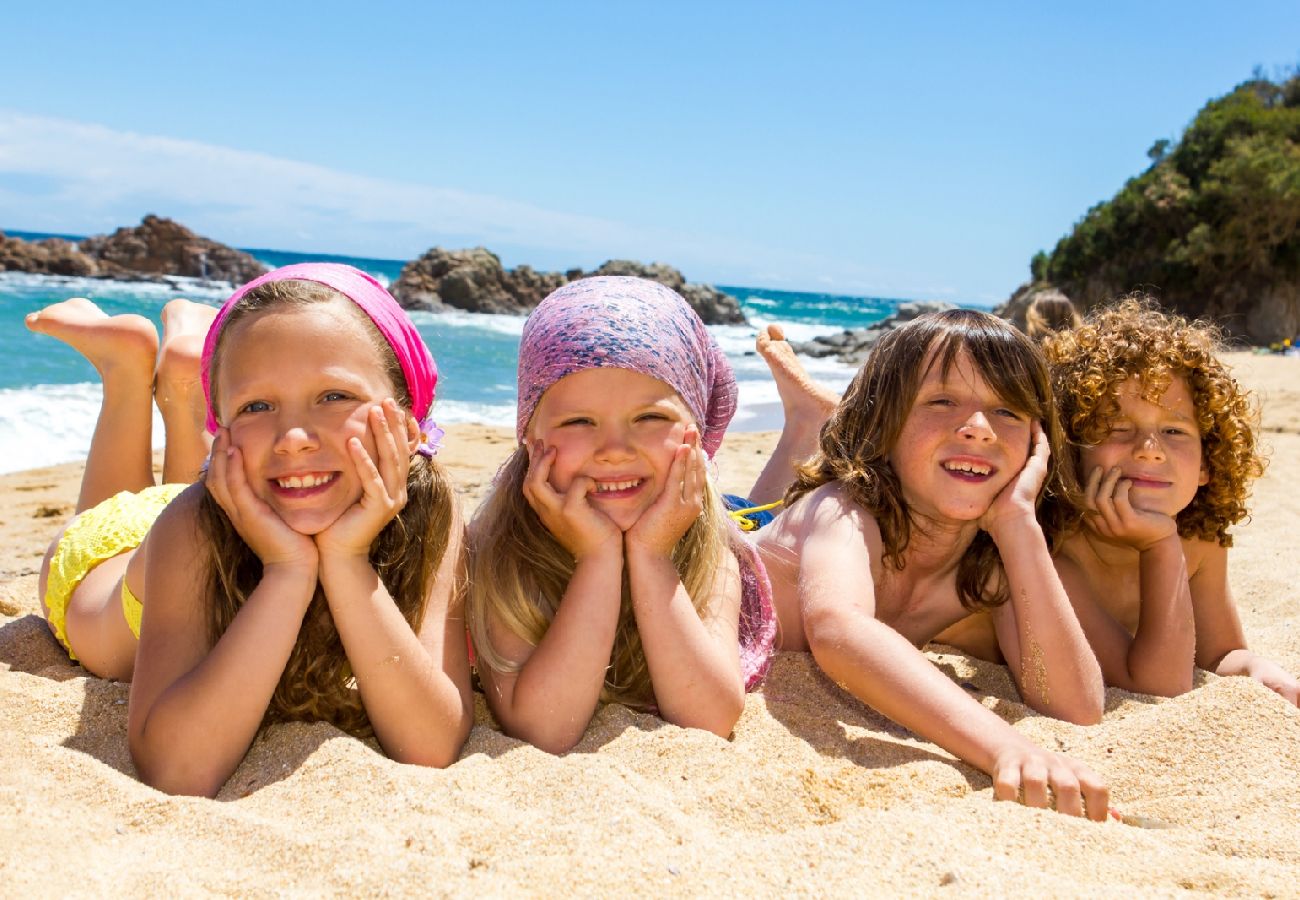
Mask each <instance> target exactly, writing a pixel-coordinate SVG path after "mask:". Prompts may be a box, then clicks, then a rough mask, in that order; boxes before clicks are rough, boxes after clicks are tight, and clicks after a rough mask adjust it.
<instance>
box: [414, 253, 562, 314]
mask: <svg viewBox="0 0 1300 900" xmlns="http://www.w3.org/2000/svg"><path fill="white" fill-rule="evenodd" d="M567 280H568V279H567V278H566V277H565V276H564V275H562V274H560V273H558V272H538V271H535V270H534V269H533V268H532V267H531V266H519V267H518V268H517V269H515V270H514V271H511V272H507V271H506V270H505V268H504V267H503V266H502V265H501V258H500V257H498V256H497V255H496V254H495V253H493V252H492V251H490V250H488V249H487V248H486V247H474V248H471V249H468V250H445V249H443V248H442V247H434V248H433V249H432V250H429V251H428V252H426V253H425V254H424V255H423V256H421V257H420V258H419V259H414V260H411V261H410V262H409V263H407V264H406V265H405V266H403V267H402V274H401V275H400V276H398V278H397V280H396V281H394V282H393V283H392V284H391V285H390V286H389V290H390V291H391V292H392V294H393V296H394V297H396V298H397V300H398V302H399V303H401V304H402V306H404V307H406V308H407V309H425V310H431V311H435V312H442V311H444V310H446V309H447V308H449V307H451V308H455V309H463V310H468V311H469V312H484V313H515V314H520V313H526V312H528V311H529V310H531V309H532V308H533V307H534V306H536V305H537V304H538V303H541V302H542V299H543V298H544V297H545V296H546V295H547V294H549V293H550V292H551V291H553V290H555V289H556V288H557V287H559V286H560V285H562V284H564V283H565V282H566V281H567Z"/></svg>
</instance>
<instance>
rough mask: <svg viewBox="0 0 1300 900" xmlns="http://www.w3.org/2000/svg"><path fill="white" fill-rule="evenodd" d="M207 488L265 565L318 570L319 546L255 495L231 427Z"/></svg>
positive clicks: (220, 436)
mask: <svg viewBox="0 0 1300 900" xmlns="http://www.w3.org/2000/svg"><path fill="white" fill-rule="evenodd" d="M204 485H205V486H206V487H207V489H208V493H210V494H211V495H212V498H213V499H214V500H216V502H217V505H218V506H220V507H221V508H222V510H223V511H225V513H226V515H227V517H229V519H230V523H231V524H232V525H233V526H234V528H235V531H236V532H238V534H239V536H240V537H241V538H243V539H244V543H246V544H248V546H249V547H250V548H251V549H252V551H253V552H254V553H255V554H257V558H258V559H260V560H261V561H262V565H263V566H275V565H290V566H301V567H310V568H312V569H314V568H315V567H316V563H317V554H316V545H315V544H314V543H313V542H312V539H311V538H309V537H307V536H306V535H304V534H299V533H298V532H296V531H294V530H293V529H292V528H290V527H289V525H288V524H287V523H286V522H285V521H284V519H282V518H281V517H280V515H279V514H278V513H277V512H276V511H275V510H274V509H272V508H271V507H270V506H269V505H268V504H267V503H266V502H265V501H263V500H261V499H259V498H258V497H257V496H256V494H254V493H253V490H252V488H251V487H250V486H249V482H248V474H247V473H246V472H245V470H244V456H243V454H242V453H241V452H240V451H239V448H237V447H235V446H234V445H233V444H232V443H231V440H230V430H229V429H227V428H219V429H218V430H217V436H216V439H215V440H214V441H213V444H212V457H211V462H210V464H209V465H208V474H207V477H206V478H205V480H204Z"/></svg>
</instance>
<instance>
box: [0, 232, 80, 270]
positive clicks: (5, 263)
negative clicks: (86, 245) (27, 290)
mask: <svg viewBox="0 0 1300 900" xmlns="http://www.w3.org/2000/svg"><path fill="white" fill-rule="evenodd" d="M0 272H31V273H33V274H35V275H77V276H82V277H87V276H94V275H98V274H99V265H98V264H97V263H96V262H95V260H93V259H92V258H90V257H89V256H87V255H86V254H84V253H82V252H81V251H80V250H78V249H77V245H76V244H74V243H72V242H71V241H65V240H63V239H62V238H44V239H42V240H39V241H24V240H22V239H21V238H15V237H8V236H6V235H5V234H4V232H0Z"/></svg>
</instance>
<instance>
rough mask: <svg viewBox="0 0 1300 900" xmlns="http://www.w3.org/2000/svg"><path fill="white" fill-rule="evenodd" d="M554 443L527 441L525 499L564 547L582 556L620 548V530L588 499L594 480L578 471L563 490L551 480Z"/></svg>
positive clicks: (594, 486)
mask: <svg viewBox="0 0 1300 900" xmlns="http://www.w3.org/2000/svg"><path fill="white" fill-rule="evenodd" d="M557 452H558V451H557V450H556V448H555V447H547V446H546V445H545V444H544V443H542V441H540V440H534V441H532V442H531V443H529V444H528V475H527V476H526V477H525V478H524V485H523V492H524V499H525V500H527V501H528V505H529V506H531V507H532V508H533V511H534V512H536V513H537V517H538V518H539V519H541V520H542V525H544V526H545V527H546V530H547V531H549V532H550V533H551V534H552V535H553V536H554V537H555V539H556V540H557V541H559V542H560V546H562V547H563V548H564V549H565V550H568V551H569V552H570V553H572V554H573V556H574V558H575V559H578V560H581V559H583V558H585V557H587V556H591V555H594V554H597V553H602V552H607V553H612V552H621V551H622V545H623V533H622V532H621V531H620V530H619V528H618V526H617V525H615V524H614V521H613V520H612V519H611V518H610V517H609V516H607V515H605V513H603V512H601V511H600V510H599V509H596V508H595V507H594V506H592V504H591V502H590V501H589V500H588V499H587V495H588V494H590V493H591V492H592V491H593V490H595V488H596V483H595V482H594V481H593V480H592V479H590V478H587V477H585V476H582V475H579V476H577V477H575V478H574V479H573V481H571V482H570V483H569V486H568V487H567V488H566V489H565V490H564V491H558V490H556V489H555V487H554V486H553V485H552V484H551V475H552V472H553V470H554V467H555V458H556V455H557Z"/></svg>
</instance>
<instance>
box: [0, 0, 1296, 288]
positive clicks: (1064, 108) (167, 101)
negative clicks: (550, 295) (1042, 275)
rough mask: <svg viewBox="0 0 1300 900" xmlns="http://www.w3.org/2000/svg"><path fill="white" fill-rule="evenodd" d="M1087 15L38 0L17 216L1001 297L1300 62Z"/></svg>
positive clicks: (3, 132)
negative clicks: (622, 261) (1218, 108)
mask: <svg viewBox="0 0 1300 900" xmlns="http://www.w3.org/2000/svg"><path fill="white" fill-rule="evenodd" d="M1088 6H1089V8H1088V9H1082V8H1076V9H1066V8H1064V7H1063V5H1057V4H1042V3H1035V4H1031V3H1018V4H1012V3H984V4H974V3H935V4H912V5H911V6H910V7H909V8H908V9H906V10H903V9H898V8H893V7H885V6H877V5H875V4H867V3H862V4H850V3H843V4H839V3H818V2H804V3H801V4H798V5H796V4H778V3H762V2H750V3H701V2H694V3H673V2H658V3H654V4H650V3H632V2H628V3H619V2H604V3H589V4H583V3H567V2H560V0H557V2H553V3H547V4H540V3H538V4H522V3H520V4H511V3H504V2H501V3H477V4H474V3H460V4H455V5H443V4H437V3H420V4H416V3H411V4H399V3H385V2H378V3H371V4H369V5H368V6H367V8H366V11H365V13H364V14H362V13H361V5H360V4H356V3H348V4H342V3H330V2H317V3H313V4H310V5H308V4H305V3H304V4H282V5H281V4H275V3H267V2H263V3H256V4H254V3H243V2H236V0H231V2H226V3H223V4H220V5H217V4H185V3H177V2H169V3H126V4H103V3H96V4H88V3H79V2H64V3H60V4H57V5H54V4H40V5H37V4H21V5H16V6H14V7H12V8H9V9H7V10H6V13H5V22H4V28H3V30H0V76H3V81H4V84H5V85H6V90H5V96H4V98H3V99H0V228H7V229H23V230H33V231H55V232H71V233H99V232H103V231H107V230H111V229H112V228H114V227H117V226H118V225H124V224H134V223H135V222H137V221H138V220H139V218H140V217H141V216H142V215H144V214H145V213H148V212H155V213H158V214H161V215H168V216H171V217H173V218H176V219H178V220H180V221H182V222H184V223H185V224H187V225H189V226H190V227H192V228H194V229H195V230H197V231H199V232H200V233H203V234H207V235H209V236H211V237H214V238H216V239H218V240H222V241H225V242H227V243H231V244H235V245H237V246H246V247H248V246H252V247H273V248H279V249H290V250H306V251H320V252H339V253H350V254H356V255H365V256H379V257H391V258H407V257H411V256H414V255H417V254H419V253H420V252H422V251H424V250H425V249H427V248H428V247H430V246H433V245H434V244H441V245H443V246H447V247H460V246H472V245H476V244H485V245H486V246H488V247H490V248H491V249H494V250H496V251H497V252H498V253H499V254H500V255H501V256H502V258H503V260H504V261H505V263H506V264H507V265H517V264H520V263H528V264H531V265H533V266H534V267H537V268H546V269H564V268H569V267H572V266H583V267H591V266H594V265H597V264H599V263H600V262H602V261H603V260H605V259H607V258H610V257H633V258H638V259H644V260H651V259H658V260H663V261H665V262H669V263H672V264H674V265H676V266H677V267H678V268H680V269H682V270H683V271H684V272H685V273H686V275H687V276H688V277H689V278H692V279H694V280H705V281H715V282H721V283H726V284H744V285H754V286H764V287H772V288H787V289H794V290H822V291H828V292H835V293H850V294H869V295H874V296H883V297H915V298H940V299H952V300H958V301H973V302H981V303H987V302H994V301H998V300H1001V299H1003V298H1005V297H1006V296H1007V295H1008V294H1009V293H1010V291H1011V290H1012V289H1014V288H1015V286H1016V285H1017V284H1018V283H1019V282H1021V281H1023V280H1024V279H1025V278H1026V277H1027V273H1028V262H1029V258H1030V257H1031V256H1032V255H1033V253H1034V252H1035V251H1036V250H1038V249H1040V248H1047V247H1050V246H1052V245H1053V244H1054V243H1055V242H1056V240H1057V239H1058V238H1059V237H1060V236H1061V235H1062V234H1064V233H1065V232H1066V231H1068V229H1069V228H1070V226H1071V225H1072V224H1073V222H1075V221H1076V220H1077V219H1078V218H1079V217H1080V216H1081V215H1082V214H1083V213H1084V212H1085V211H1086V210H1087V208H1088V207H1089V206H1091V205H1093V204H1094V203H1097V202H1098V201H1100V200H1103V199H1106V198H1108V197H1110V196H1112V195H1113V194H1114V192H1115V191H1116V190H1117V189H1118V188H1119V187H1120V186H1121V185H1122V184H1123V182H1124V181H1125V179H1127V178H1129V177H1131V176H1132V175H1135V174H1137V173H1138V172H1140V171H1141V170H1142V169H1143V168H1144V167H1145V166H1146V164H1147V158H1146V150H1147V148H1148V147H1150V146H1151V144H1152V143H1153V142H1154V141H1155V140H1156V139H1158V138H1162V137H1167V138H1174V137H1177V135H1178V134H1179V133H1180V132H1181V130H1182V128H1183V127H1184V126H1185V125H1186V124H1187V123H1188V122H1189V121H1190V119H1191V118H1192V116H1193V115H1194V114H1195V113H1196V111H1197V109H1199V108H1200V107H1201V105H1203V104H1204V102H1205V101H1206V100H1208V99H1209V98H1210V97H1213V96H1218V95H1221V94H1223V93H1226V92H1227V91H1229V90H1231V88H1232V87H1233V86H1234V85H1236V84H1237V83H1239V82H1241V81H1243V80H1245V79H1246V78H1247V77H1249V75H1250V73H1251V71H1252V69H1253V68H1254V67H1255V66H1257V65H1259V66H1263V67H1264V68H1265V70H1266V71H1267V72H1269V73H1270V74H1271V73H1273V72H1274V70H1276V69H1278V68H1279V67H1281V66H1285V65H1292V64H1295V63H1296V62H1298V61H1300V39H1297V37H1296V36H1297V35H1300V4H1297V3H1295V2H1293V0H1292V2H1258V3H1251V4H1246V5H1228V4H1209V3H1197V2H1178V3H1173V2H1148V3H1126V4H1120V3H1113V4H1105V3H1103V4H1089V5H1088ZM1058 7H1059V8H1058Z"/></svg>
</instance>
